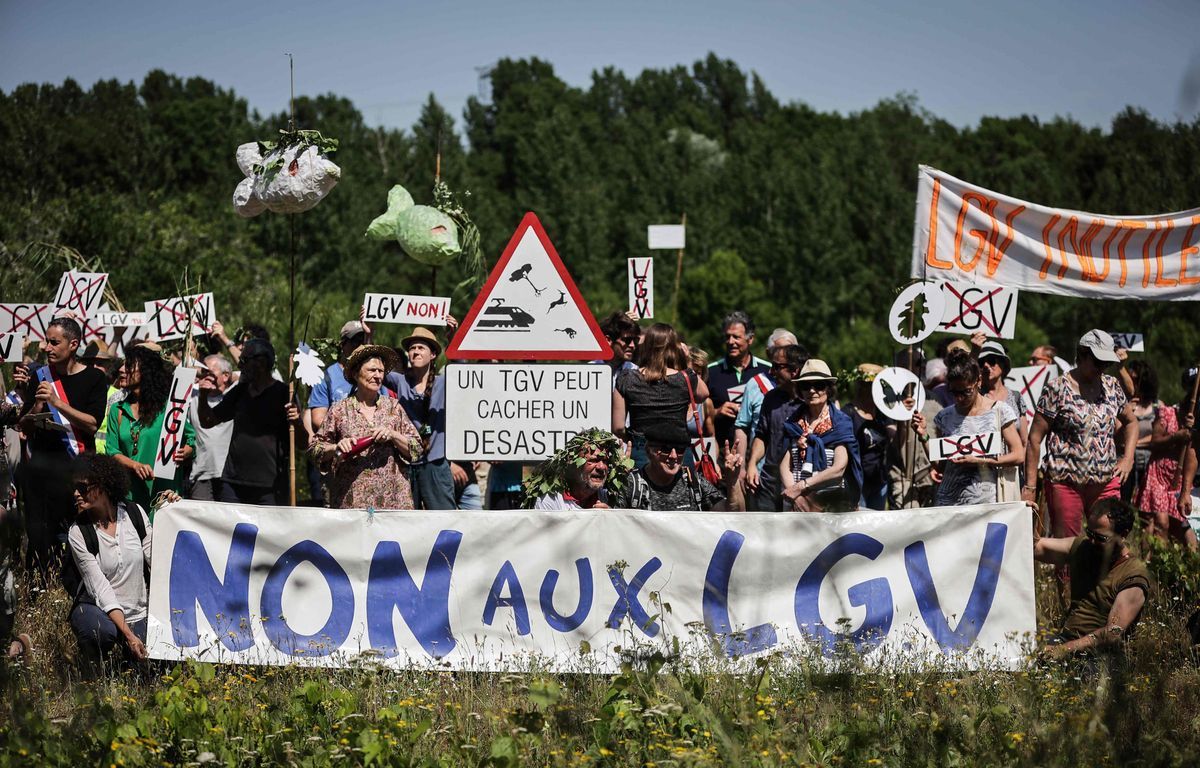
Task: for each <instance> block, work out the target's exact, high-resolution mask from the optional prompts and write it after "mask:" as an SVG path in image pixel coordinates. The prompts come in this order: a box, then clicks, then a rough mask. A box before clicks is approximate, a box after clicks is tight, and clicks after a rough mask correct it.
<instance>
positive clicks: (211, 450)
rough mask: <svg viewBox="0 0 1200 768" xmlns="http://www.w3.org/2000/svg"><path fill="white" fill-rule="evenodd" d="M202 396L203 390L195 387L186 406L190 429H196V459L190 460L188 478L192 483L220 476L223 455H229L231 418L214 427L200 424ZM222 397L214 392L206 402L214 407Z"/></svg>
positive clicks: (222, 469) (231, 432)
mask: <svg viewBox="0 0 1200 768" xmlns="http://www.w3.org/2000/svg"><path fill="white" fill-rule="evenodd" d="M226 391H228V390H226ZM203 396H204V390H201V389H196V390H195V392H193V394H192V402H191V404H189V406H188V418H189V419H191V422H192V429H194V430H195V431H196V459H195V461H193V462H192V475H191V478H190V480H191V482H193V483H194V482H196V481H197V480H214V479H216V478H219V477H220V476H221V473H222V472H224V471H225V457H226V456H228V455H229V438H230V437H232V436H233V420H232V419H230V420H229V421H225V422H222V423H220V424H218V425H217V426H215V427H207V428H206V427H202V426H200V398H201V397H203ZM224 399H225V395H223V394H220V393H218V394H214V395H212V396H211V397H209V398H208V404H209V406H211V407H213V408H216V407H217V404H218V403H220V402H221V401H222V400H224Z"/></svg>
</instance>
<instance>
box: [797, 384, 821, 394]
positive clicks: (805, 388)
mask: <svg viewBox="0 0 1200 768" xmlns="http://www.w3.org/2000/svg"><path fill="white" fill-rule="evenodd" d="M825 386H826V385H825V384H824V383H821V382H815V381H802V382H800V383H799V384H797V385H796V389H798V390H800V391H801V392H809V391H818V392H824V391H825Z"/></svg>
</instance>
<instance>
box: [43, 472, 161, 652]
mask: <svg viewBox="0 0 1200 768" xmlns="http://www.w3.org/2000/svg"><path fill="white" fill-rule="evenodd" d="M73 469H74V471H73V473H72V474H73V476H74V498H75V509H76V511H77V513H78V519H77V520H76V521H75V524H74V525H72V526H71V529H70V531H69V532H68V534H67V543H68V545H69V548H70V551H71V559H72V562H73V563H74V565H75V570H76V573H77V576H78V578H77V579H74V580H73V581H74V582H75V583H70V582H71V581H72V580H70V579H64V581H65V582H66V584H67V587H68V590H69V591H71V592H72V593H73V594H72V597H73V599H74V601H73V603H72V605H71V613H70V623H71V630H72V631H73V632H74V633H75V637H76V639H77V640H78V641H79V648H80V651H81V652H82V655H83V657H84V659H86V660H87V661H88V662H89V664H90V666H91V669H92V670H93V671H94V670H95V669H96V667H97V666H98V665H99V663H100V661H101V660H102V659H103V658H104V657H105V656H106V655H107V654H108V653H109V652H110V651H112V650H114V649H115V648H116V647H117V646H118V643H120V644H121V645H123V646H124V649H125V651H126V654H127V655H128V657H129V658H132V659H135V660H140V659H145V658H147V654H146V646H145V645H144V643H145V640H146V617H147V603H148V599H149V584H148V582H147V574H148V573H149V567H150V544H151V538H152V537H151V533H152V532H151V528H150V522H149V520H148V519H147V516H146V511H145V509H144V508H143V507H141V506H140V505H138V504H135V503H132V502H129V501H125V496H126V494H128V493H129V482H130V477H129V473H128V472H127V471H126V470H125V468H124V467H123V466H122V465H121V463H120V462H119V460H118V459H116V458H114V457H112V456H102V455H99V454H94V453H93V454H85V455H83V456H81V457H79V458H78V459H77V460H76V463H75V466H74V468H73ZM169 498H170V499H171V500H172V501H174V500H178V498H179V497H178V496H175V495H173V494H172V495H171V496H170V497H169Z"/></svg>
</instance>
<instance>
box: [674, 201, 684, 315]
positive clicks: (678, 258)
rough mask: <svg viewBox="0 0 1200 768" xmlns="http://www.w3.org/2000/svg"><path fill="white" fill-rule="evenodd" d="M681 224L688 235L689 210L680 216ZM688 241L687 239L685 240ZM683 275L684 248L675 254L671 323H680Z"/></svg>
mask: <svg viewBox="0 0 1200 768" xmlns="http://www.w3.org/2000/svg"><path fill="white" fill-rule="evenodd" d="M679 226H681V227H683V236H684V237H685V238H686V237H687V211H684V213H683V216H681V217H680V220H679ZM684 242H686V240H685V241H684ZM682 277H683V249H682V248H680V249H679V251H678V253H676V254H675V293H674V294H673V295H672V296H671V325H676V324H678V323H679V281H680V279H681V278H682Z"/></svg>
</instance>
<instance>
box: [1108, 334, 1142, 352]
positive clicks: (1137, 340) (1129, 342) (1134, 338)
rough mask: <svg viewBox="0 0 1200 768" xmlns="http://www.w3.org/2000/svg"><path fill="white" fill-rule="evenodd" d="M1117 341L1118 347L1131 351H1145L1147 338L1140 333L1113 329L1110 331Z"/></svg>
mask: <svg viewBox="0 0 1200 768" xmlns="http://www.w3.org/2000/svg"><path fill="white" fill-rule="evenodd" d="M1109 335H1110V336H1112V337H1113V341H1114V342H1116V347H1117V349H1124V350H1128V351H1130V352H1145V351H1146V339H1145V337H1144V336H1142V334H1140V333H1117V332H1116V331H1112V332H1111V333H1109Z"/></svg>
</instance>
